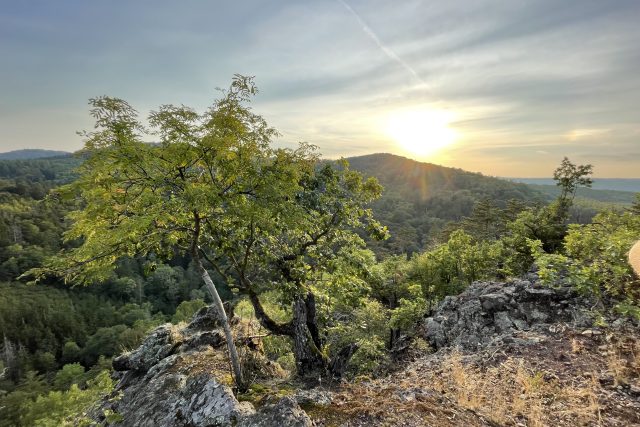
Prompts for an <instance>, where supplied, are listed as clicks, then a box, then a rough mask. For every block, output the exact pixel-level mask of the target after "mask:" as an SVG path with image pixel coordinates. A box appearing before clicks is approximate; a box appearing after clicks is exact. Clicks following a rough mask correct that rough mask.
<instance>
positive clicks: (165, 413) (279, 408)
mask: <svg viewBox="0 0 640 427" xmlns="http://www.w3.org/2000/svg"><path fill="white" fill-rule="evenodd" d="M214 324H217V320H216V317H215V312H213V311H212V310H210V309H209V310H206V309H203V310H200V311H199V312H198V313H196V315H195V316H194V319H193V321H192V322H191V323H190V324H189V325H187V326H186V327H184V328H179V327H178V326H175V325H171V324H166V325H162V326H160V327H158V328H156V329H155V330H154V331H153V332H152V333H151V334H149V336H148V337H147V338H146V339H145V341H144V342H143V343H142V345H140V347H138V348H137V349H135V350H133V351H131V352H128V353H125V354H123V355H121V356H118V357H117V358H115V359H114V361H113V366H114V369H115V370H116V373H115V375H114V378H116V379H118V380H119V381H118V383H117V385H116V387H115V389H114V391H113V393H112V394H111V396H107V397H106V398H105V399H104V400H103V401H101V402H100V404H99V405H98V406H97V407H96V408H94V409H93V410H92V411H91V413H90V414H89V415H90V416H91V417H92V418H93V419H94V420H95V421H96V422H98V423H99V424H101V425H106V423H107V421H106V419H105V415H104V412H105V411H106V410H110V411H113V412H115V413H117V414H119V415H120V416H121V417H122V418H123V422H122V425H125V426H140V427H152V426H153V427H178V426H180V427H186V426H211V427H213V426H219V427H221V426H264V427H276V426H278V427H279V426H283V427H289V426H291V427H293V426H311V420H310V419H309V417H308V416H307V414H306V413H305V412H304V411H303V410H302V409H301V408H300V407H299V406H298V403H297V402H296V401H295V400H294V399H292V398H285V399H282V400H280V401H279V402H278V403H276V404H274V405H266V406H264V407H262V408H261V409H260V410H258V411H256V410H255V408H254V407H253V405H252V404H251V403H249V402H239V401H238V400H237V399H236V397H235V395H234V393H233V390H232V389H231V387H230V386H229V385H228V382H229V380H228V378H229V371H228V367H227V362H226V357H227V356H226V352H225V348H226V346H225V344H226V343H225V339H224V334H223V332H222V331H221V330H220V329H211V327H210V326H211V325H214ZM259 356H261V355H256V357H255V359H256V363H262V361H264V363H266V359H264V356H262V358H263V359H264V360H263V359H260V357H259ZM258 368H259V369H261V370H267V369H268V368H267V367H266V366H265V365H264V364H262V365H258ZM216 369H217V370H218V372H216ZM318 399H319V397H318Z"/></svg>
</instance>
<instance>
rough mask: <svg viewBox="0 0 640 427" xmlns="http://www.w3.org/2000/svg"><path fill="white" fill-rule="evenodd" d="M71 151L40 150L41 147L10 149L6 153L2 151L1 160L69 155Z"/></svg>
mask: <svg viewBox="0 0 640 427" xmlns="http://www.w3.org/2000/svg"><path fill="white" fill-rule="evenodd" d="M69 155H71V153H69V152H67V151H55V150H39V149H26V150H15V151H8V152H6V153H0V160H29V159H42V158H46V157H61V156H69Z"/></svg>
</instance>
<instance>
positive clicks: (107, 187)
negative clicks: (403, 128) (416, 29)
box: [0, 81, 640, 426]
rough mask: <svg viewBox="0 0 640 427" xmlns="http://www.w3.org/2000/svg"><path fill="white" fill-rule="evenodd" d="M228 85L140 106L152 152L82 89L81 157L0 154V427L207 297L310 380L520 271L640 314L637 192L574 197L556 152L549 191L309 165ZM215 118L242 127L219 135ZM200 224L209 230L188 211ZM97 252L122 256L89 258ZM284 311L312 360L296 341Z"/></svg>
mask: <svg viewBox="0 0 640 427" xmlns="http://www.w3.org/2000/svg"><path fill="white" fill-rule="evenodd" d="M238 84H239V86H235V87H234V86H232V88H231V89H230V91H229V92H228V93H227V95H226V97H224V98H223V99H221V100H219V101H218V102H217V103H216V104H214V107H213V108H212V110H211V111H210V112H209V113H206V114H204V115H202V116H200V115H197V114H196V113H195V112H193V111H192V110H189V109H186V107H171V106H164V107H163V109H161V110H160V111H159V112H156V113H153V114H152V116H151V120H150V121H151V122H152V123H154V125H155V126H157V127H158V128H159V129H160V134H161V135H162V137H163V141H162V143H160V144H156V145H149V144H145V143H143V142H142V141H141V140H140V139H139V138H138V137H137V136H136V135H137V133H136V132H134V131H133V129H138V128H137V127H136V126H137V121H136V120H137V118H136V117H135V116H134V115H133V113H132V110H130V109H129V108H128V104H126V103H124V101H121V100H117V99H113V98H98V99H96V100H93V102H94V104H93V106H94V108H95V109H96V111H98V112H97V113H96V114H95V115H96V117H97V120H98V124H99V125H100V128H99V130H98V131H96V132H95V133H93V134H89V135H88V136H87V137H88V144H87V149H86V150H85V151H84V152H83V154H82V157H70V156H69V157H56V158H45V159H31V160H2V161H0V180H1V181H0V183H1V187H0V231H1V232H0V239H1V240H0V282H2V283H1V284H0V332H1V333H2V344H1V348H0V350H1V351H0V356H1V357H0V372H1V373H2V375H1V376H0V426H5V425H6V426H9V425H35V424H38V423H41V424H42V425H56V422H58V423H60V422H62V421H63V420H65V419H66V420H68V419H69V418H68V417H70V416H74V414H76V415H77V413H79V412H82V411H83V410H84V408H86V406H87V405H88V404H89V403H90V402H91V401H93V400H95V399H96V397H97V396H99V395H100V393H104V392H105V391H107V390H109V389H110V387H111V386H112V382H111V380H110V379H109V378H108V375H107V373H106V371H108V370H109V366H110V358H112V357H113V356H115V355H117V354H119V353H121V352H122V351H126V350H128V349H132V348H135V347H136V346H137V345H138V344H139V343H140V342H141V340H142V338H143V337H144V336H145V334H146V333H147V332H148V331H149V330H150V329H152V328H153V327H154V326H157V325H159V324H161V323H164V322H174V323H178V322H183V321H187V320H188V319H189V318H190V317H191V316H192V315H193V313H195V311H196V310H198V309H199V308H201V307H203V306H204V305H205V304H210V303H211V302H212V301H215V294H219V295H220V297H221V298H222V299H223V300H224V301H226V302H227V303H230V304H228V307H227V310H229V315H230V316H231V315H233V314H234V312H235V315H236V316H238V317H240V318H244V317H251V318H254V319H257V320H258V321H259V322H260V324H261V325H262V327H263V328H264V329H265V330H267V331H269V332H270V334H268V335H269V336H268V337H266V338H265V339H264V346H265V353H266V356H267V357H269V358H271V359H272V360H274V361H278V362H280V364H281V365H282V366H284V367H285V368H287V369H289V370H290V371H297V372H298V374H307V373H310V372H311V373H313V372H315V371H314V370H315V369H319V368H321V367H322V368H326V367H327V365H329V363H328V361H330V360H337V358H336V359H334V357H336V354H337V353H339V354H342V351H343V350H344V349H347V350H348V351H350V352H351V354H350V355H352V356H353V358H352V359H351V363H349V364H348V365H347V366H340V367H339V368H340V369H341V372H340V373H341V374H344V375H346V376H348V377H349V376H351V377H353V376H356V375H360V374H375V373H376V372H380V371H382V370H384V369H385V366H387V364H388V362H389V361H390V360H391V358H392V354H393V352H394V350H395V349H396V348H397V346H398V345H399V343H401V342H406V339H409V340H411V339H412V337H413V336H414V335H415V325H416V324H417V323H418V322H419V320H420V319H421V318H423V316H424V315H425V314H426V313H428V311H429V310H430V308H431V307H433V306H434V305H435V304H436V303H437V302H439V301H440V300H442V299H443V298H444V297H445V296H447V295H453V294H457V293H459V292H460V291H462V290H463V289H464V288H465V287H466V286H468V285H469V284H470V283H471V282H473V281H475V280H483V279H487V280H490V279H496V278H506V277H517V276H519V275H522V274H524V273H526V272H527V271H529V269H530V268H531V267H532V265H534V263H535V264H536V265H537V268H539V269H540V274H541V277H542V278H543V279H544V280H546V281H548V282H549V283H552V282H553V280H554V278H557V277H558V275H568V276H567V277H568V279H567V280H569V281H571V283H572V284H574V286H575V287H576V288H577V289H579V290H581V291H583V292H587V293H589V294H590V295H596V296H598V297H600V298H601V299H602V300H605V299H606V300H607V301H609V302H611V301H612V304H610V306H611V307H613V309H614V310H616V312H617V313H618V314H621V315H628V316H636V317H640V309H639V308H638V301H639V295H638V291H637V284H638V281H637V278H634V276H633V273H632V272H631V270H630V269H629V267H628V265H627V264H626V260H625V254H626V252H627V251H628V249H629V247H630V245H631V242H633V241H634V240H635V239H637V237H638V236H639V235H640V197H636V199H635V201H634V203H633V204H632V205H630V206H626V207H625V206H621V205H620V206H613V207H610V206H609V207H608V208H606V209H605V206H604V205H602V204H598V202H594V203H591V204H588V203H584V202H580V203H577V201H578V199H576V198H575V195H576V192H577V190H578V188H579V187H588V186H589V185H590V183H591V179H590V174H591V170H592V168H591V166H590V165H574V164H572V163H571V162H570V161H569V160H568V159H566V158H565V159H564V161H563V162H562V163H561V164H560V166H559V167H558V169H557V170H556V181H557V183H558V186H557V188H558V192H557V194H556V195H555V197H554V198H553V199H552V200H550V199H549V197H548V196H545V195H544V194H542V193H541V192H539V191H537V190H536V189H535V188H531V187H529V186H527V185H524V184H515V183H511V182H508V181H504V180H500V179H496V178H490V177H484V176H482V175H480V174H474V173H469V172H465V171H462V170H457V169H451V168H444V167H440V166H436V165H431V164H425V163H419V162H415V161H412V160H409V159H405V158H402V157H398V156H393V155H388V154H376V155H370V156H363V157H356V158H351V159H349V165H350V166H348V164H347V163H346V162H339V163H337V164H336V163H333V162H329V163H327V162H321V161H320V160H319V159H318V157H317V156H316V155H315V154H314V153H313V151H312V150H311V149H310V148H309V147H308V146H302V147H301V148H300V149H299V150H284V149H278V150H273V149H271V148H269V145H268V142H269V140H270V138H271V137H272V136H273V133H272V131H271V128H269V127H267V126H266V123H264V121H263V119H262V118H261V117H260V116H257V115H254V113H250V112H249V110H247V109H246V107H245V104H246V103H247V102H248V100H249V99H250V96H249V95H251V94H252V92H251V88H252V86H251V82H250V81H240V83H238ZM234 90H235V92H234ZM198 126H202V128H200V127H198ZM228 127H231V128H232V129H234V132H235V133H234V134H236V135H237V134H239V135H242V136H241V137H237V138H236V139H234V138H235V137H234V138H232V137H228V136H225V137H220V133H219V132H222V134H223V135H225V134H224V130H227V128H228ZM123 129H124V130H123ZM176 129H178V130H180V132H177V131H176ZM202 129H204V131H203V130H202ZM185 134H189V135H191V137H192V138H193V139H192V140H190V141H187V142H185V141H184V140H183V139H182V138H184V135H185ZM203 134H204V136H203ZM111 138H115V140H117V141H118V142H117V143H116V144H114V145H110V143H105V141H112V140H113V139H111ZM229 147H231V148H229ZM225 150H227V151H225ZM240 150H247V151H240ZM238 152H242V153H244V154H246V156H240V155H238V154H237V153H238ZM212 153H213V154H212ZM220 153H222V154H220ZM172 162H174V163H172ZM244 162H247V163H244ZM196 163H197V164H200V165H204V166H199V168H195V167H193V166H189V165H193V164H196ZM183 164H184V165H187V166H183ZM78 168H80V169H78ZM154 169H156V171H155V172H154V171H153V170H154ZM202 170H209V171H210V173H209V174H208V175H207V174H202V173H201V172H202ZM213 171H215V173H214V172H213ZM154 173H155V174H156V175H153V174H154ZM216 174H217V175H216ZM168 177H173V178H172V179H174V180H175V181H170V179H169V178H168ZM221 177H222V178H221ZM367 177H375V178H376V179H366V178H367ZM141 182H142V183H143V184H141ZM145 182H146V183H145ZM230 182H231V183H232V184H229V183H230ZM378 182H379V183H380V184H381V185H379V184H378ZM145 185H147V186H145ZM215 185H219V187H215ZM61 186H62V187H61ZM243 186H244V187H243ZM231 188H236V190H235V191H236V192H235V193H234V192H230V191H229V189H231ZM382 188H384V191H382V193H380V191H381V190H382ZM214 189H217V190H220V189H221V191H213V190H214ZM127 197H133V198H132V199H127ZM211 197H213V198H214V199H211ZM185 201H188V202H189V203H184V202H185ZM212 201H214V202H215V203H213V202H212ZM167 203H169V204H167ZM185 206H186V207H187V208H185ZM211 206H214V207H216V209H214V210H213V211H210V210H208V209H210V208H211ZM167 208H171V209H167ZM194 212H195V214H194ZM154 215H156V216H154ZM214 215H215V217H216V218H218V220H219V221H220V222H221V224H223V226H222V227H221V228H216V226H215V224H211V223H206V221H205V222H204V223H201V222H200V219H201V218H212V217H214ZM374 218H375V219H377V220H378V221H380V222H379V223H378V222H377V221H376V220H375V219H374ZM592 219H593V221H592ZM258 220H259V226H258V227H256V221H258ZM186 221H195V222H193V224H192V225H193V227H191V226H189V227H187V226H185V224H186ZM201 226H202V228H200V227H201ZM383 226H387V227H388V229H389V233H387V232H386V229H385V228H384V227H383ZM119 227H120V228H119ZM158 230H161V232H157V231H158ZM185 230H186V231H185ZM150 231H152V232H153V233H150ZM65 233H66V234H65ZM119 233H121V234H119ZM163 233H164V234H163ZM189 233H192V234H193V233H195V234H193V235H192V234H189ZM387 234H388V236H387ZM63 236H64V238H63ZM131 236H134V237H136V238H131ZM150 236H151V237H150ZM205 237H206V239H205ZM387 237H388V238H387ZM200 238H201V239H202V240H200V241H198V240H197V239H200ZM153 239H157V240H153ZM216 239H219V240H216ZM122 242H125V243H122ZM143 242H144V245H143V244H142V243H143ZM192 242H196V243H192ZM109 245H112V246H109ZM105 248H107V249H112V248H117V249H118V250H119V251H120V252H119V253H118V256H117V257H116V256H113V257H111V252H109V256H108V257H105V256H104V254H105V253H106V252H104V251H105ZM604 248H606V249H607V250H603V249H604ZM96 254H97V255H96ZM219 254H222V255H219ZM218 255H219V258H216V256H218ZM200 256H202V257H203V260H200ZM238 259H241V260H242V261H241V262H237V260H238ZM96 260H97V261H96ZM205 261H206V263H205ZM203 265H206V266H207V268H206V269H205V268H203ZM34 268H35V269H36V270H32V272H31V274H27V275H24V273H25V272H27V271H29V270H31V269H34ZM207 270H211V271H210V272H209V271H207ZM34 277H38V278H39V281H38V283H37V284H33V283H28V282H30V281H31V280H32V279H34ZM207 277H210V280H211V281H212V283H215V290H214V292H215V293H214V294H212V292H211V291H212V290H211V289H210V288H207V286H206V283H207ZM203 278H204V281H203ZM256 283H258V284H256ZM80 284H85V285H88V286H79V285H80ZM212 295H213V297H212ZM300 310H303V311H304V310H306V312H305V313H304V314H305V319H306V320H305V324H304V325H303V326H304V327H305V328H308V329H307V330H306V333H308V334H309V336H311V337H312V340H311V342H310V343H307V344H308V345H311V346H314V348H315V352H309V351H307V350H308V349H304V348H300V347H299V343H298V338H299V337H298V336H297V335H296V333H295V327H297V326H299V325H297V324H296V323H295V321H296V316H297V315H298V314H299V311H300ZM310 313H313V315H311V314H310ZM307 316H308V317H307ZM289 325H293V326H294V327H293V328H292V327H291V326H289ZM230 348H231V347H230ZM230 351H231V350H230ZM294 356H295V357H294ZM333 367H334V365H333V364H332V368H333ZM47 423H49V424H47Z"/></svg>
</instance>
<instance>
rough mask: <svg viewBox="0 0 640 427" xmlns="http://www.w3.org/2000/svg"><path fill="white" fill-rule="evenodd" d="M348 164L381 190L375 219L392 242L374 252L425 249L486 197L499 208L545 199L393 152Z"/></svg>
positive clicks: (379, 244) (520, 188) (531, 191)
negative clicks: (450, 224) (374, 182)
mask: <svg viewBox="0 0 640 427" xmlns="http://www.w3.org/2000/svg"><path fill="white" fill-rule="evenodd" d="M347 160H348V161H349V164H350V165H351V168H352V169H355V170H357V171H360V172H361V173H363V174H364V175H365V176H375V177H376V178H378V180H379V181H380V183H381V184H382V186H383V187H384V193H383V195H382V197H381V198H380V199H379V200H378V201H377V202H375V204H374V206H373V208H374V212H375V213H376V216H377V218H378V219H380V220H381V221H382V223H384V224H385V225H387V226H388V227H389V229H390V231H391V238H390V239H389V240H386V241H384V242H373V243H372V245H373V246H374V249H375V250H376V252H377V253H378V254H386V253H413V252H416V251H419V250H421V249H424V248H425V247H427V246H428V244H429V243H430V242H431V241H432V240H433V239H434V238H436V237H437V236H438V235H439V234H440V232H441V231H442V230H443V229H444V227H445V226H446V225H447V223H449V222H451V221H460V220H461V219H463V218H464V217H466V216H469V215H470V214H471V212H472V210H473V206H474V204H475V203H476V202H477V201H479V200H483V199H489V200H491V201H492V202H493V203H494V204H495V205H496V206H498V207H502V208H504V207H505V206H506V205H507V203H508V202H509V201H510V200H518V201H521V202H524V203H526V204H533V203H537V202H543V201H545V200H546V199H547V197H545V195H543V194H542V193H541V192H539V191H537V190H535V189H533V188H531V187H530V186H528V185H526V184H519V183H514V182H510V181H505V180H502V179H498V178H493V177H487V176H484V175H482V174H479V173H472V172H467V171H464V170H462V169H455V168H448V167H444V166H438V165H434V164H431V163H422V162H418V161H415V160H411V159H407V158H405V157H401V156H396V155H393V154H370V155H366V156H359V157H351V158H348V159H347Z"/></svg>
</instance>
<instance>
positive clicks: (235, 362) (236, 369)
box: [193, 252, 247, 391]
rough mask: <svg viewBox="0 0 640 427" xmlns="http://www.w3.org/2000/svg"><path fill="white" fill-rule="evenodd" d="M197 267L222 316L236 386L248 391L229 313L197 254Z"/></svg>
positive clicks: (195, 258) (221, 321) (221, 320)
mask: <svg viewBox="0 0 640 427" xmlns="http://www.w3.org/2000/svg"><path fill="white" fill-rule="evenodd" d="M193 258H194V260H195V262H196V266H197V268H198V272H199V273H200V276H202V279H203V280H204V283H205V284H206V285H207V289H208V290H209V293H210V294H211V297H212V298H213V305H214V307H215V308H216V310H217V312H218V316H220V323H222V328H223V329H224V335H225V338H226V341H227V348H228V349H229V359H230V360H231V367H232V368H233V374H234V377H235V378H234V379H235V382H236V386H237V387H238V390H240V391H246V389H247V384H245V382H244V379H243V377H242V368H241V367H240V357H238V350H236V345H235V343H234V342H233V334H232V333H231V326H230V325H229V319H228V318H227V313H226V312H225V310H224V305H223V304H222V300H221V299H220V295H218V290H217V289H216V286H215V285H214V283H213V280H211V276H209V272H208V271H207V270H206V268H204V266H203V265H202V261H200V257H199V256H198V254H197V252H196V253H195V254H194V256H193Z"/></svg>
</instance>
